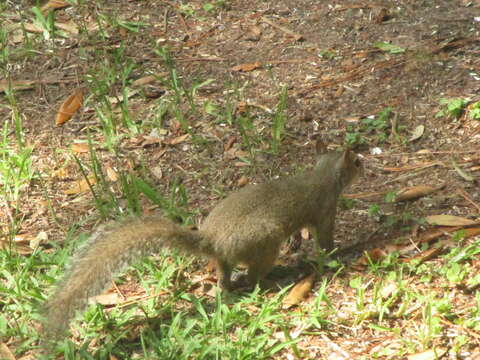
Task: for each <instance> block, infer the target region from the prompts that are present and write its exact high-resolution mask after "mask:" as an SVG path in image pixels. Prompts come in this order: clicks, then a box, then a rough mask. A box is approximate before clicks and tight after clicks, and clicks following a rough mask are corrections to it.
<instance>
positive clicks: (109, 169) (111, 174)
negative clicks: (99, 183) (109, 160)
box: [107, 166, 118, 182]
mask: <svg viewBox="0 0 480 360" xmlns="http://www.w3.org/2000/svg"><path fill="white" fill-rule="evenodd" d="M107 177H108V180H110V181H112V182H115V181H117V180H118V175H117V172H116V171H115V170H113V168H112V167H111V166H107Z"/></svg>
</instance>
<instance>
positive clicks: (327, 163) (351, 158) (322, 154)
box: [315, 141, 363, 188]
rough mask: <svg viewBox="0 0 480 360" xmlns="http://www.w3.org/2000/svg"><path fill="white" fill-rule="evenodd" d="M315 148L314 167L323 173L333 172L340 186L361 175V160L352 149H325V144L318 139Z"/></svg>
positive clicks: (342, 186)
mask: <svg viewBox="0 0 480 360" xmlns="http://www.w3.org/2000/svg"><path fill="white" fill-rule="evenodd" d="M316 150H317V164H316V166H315V168H316V169H318V170H319V171H321V172H323V173H331V172H333V173H334V175H335V179H336V181H338V183H339V184H340V186H341V188H344V187H345V186H347V185H349V184H350V183H352V182H353V181H354V180H355V179H356V178H357V177H360V176H362V175H363V164H362V161H361V160H360V157H359V156H358V155H357V154H355V153H354V152H353V151H352V150H349V149H347V150H344V151H342V152H340V151H327V149H326V146H324V145H323V144H322V143H321V142H319V141H317V143H316Z"/></svg>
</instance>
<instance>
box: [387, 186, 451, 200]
mask: <svg viewBox="0 0 480 360" xmlns="http://www.w3.org/2000/svg"><path fill="white" fill-rule="evenodd" d="M443 187H445V185H444V184H442V185H441V186H436V187H435V186H429V185H417V186H412V187H408V188H404V189H402V190H400V191H399V192H397V195H396V196H395V202H401V201H407V200H415V199H418V198H421V197H423V196H427V195H429V194H431V193H433V192H435V191H437V190H440V189H442V188H443Z"/></svg>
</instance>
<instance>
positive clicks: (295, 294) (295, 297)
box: [282, 273, 315, 309]
mask: <svg viewBox="0 0 480 360" xmlns="http://www.w3.org/2000/svg"><path fill="white" fill-rule="evenodd" d="M314 281H315V274H314V273H312V274H310V275H308V276H307V277H305V278H303V279H302V280H300V281H299V282H298V283H297V284H296V285H295V286H294V287H293V288H292V290H290V292H289V293H288V295H287V296H286V297H285V299H283V302H282V308H283V309H289V308H291V307H293V306H295V305H298V304H300V303H301V302H302V300H303V299H305V298H306V297H307V295H308V293H309V292H310V290H312V286H313V282H314Z"/></svg>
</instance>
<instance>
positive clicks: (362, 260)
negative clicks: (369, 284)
mask: <svg viewBox="0 0 480 360" xmlns="http://www.w3.org/2000/svg"><path fill="white" fill-rule="evenodd" d="M385 256H387V253H386V252H385V250H383V249H380V248H375V249H372V250H368V251H365V252H364V253H363V255H362V256H361V257H359V258H358V259H357V261H356V262H355V265H357V266H367V265H368V264H370V262H371V261H373V262H378V261H379V260H381V259H383V258H384V257H385Z"/></svg>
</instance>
